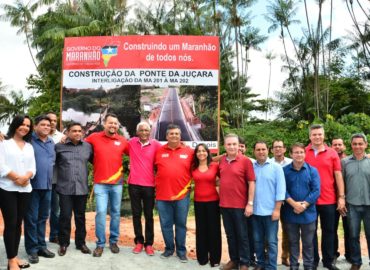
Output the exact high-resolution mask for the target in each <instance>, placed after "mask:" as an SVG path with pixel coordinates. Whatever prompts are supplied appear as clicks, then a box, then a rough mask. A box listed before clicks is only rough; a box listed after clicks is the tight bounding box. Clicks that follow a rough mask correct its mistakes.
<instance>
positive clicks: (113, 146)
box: [85, 131, 128, 185]
mask: <svg viewBox="0 0 370 270" xmlns="http://www.w3.org/2000/svg"><path fill="white" fill-rule="evenodd" d="M85 141H86V142H88V143H90V144H91V145H92V146H93V149H94V160H93V165H94V183H95V184H110V185H114V184H121V183H122V181H123V165H122V157H123V154H124V152H125V151H126V148H127V147H128V144H127V140H126V139H125V138H124V137H123V136H121V135H118V134H115V135H113V136H107V135H106V134H105V132H104V131H101V132H95V133H93V134H91V135H90V136H88V137H87V138H86V139H85Z"/></svg>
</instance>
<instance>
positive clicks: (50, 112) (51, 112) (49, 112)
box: [45, 111, 58, 117]
mask: <svg viewBox="0 0 370 270" xmlns="http://www.w3.org/2000/svg"><path fill="white" fill-rule="evenodd" d="M48 114H54V115H55V116H56V117H58V114H57V113H56V112H53V111H48V112H47V113H45V115H48Z"/></svg>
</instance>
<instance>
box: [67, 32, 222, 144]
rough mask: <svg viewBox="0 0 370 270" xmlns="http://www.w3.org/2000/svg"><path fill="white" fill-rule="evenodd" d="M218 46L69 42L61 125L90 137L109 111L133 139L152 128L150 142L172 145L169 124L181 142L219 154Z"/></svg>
mask: <svg viewBox="0 0 370 270" xmlns="http://www.w3.org/2000/svg"><path fill="white" fill-rule="evenodd" d="M218 90H219V40H218V37H210V36H122V37H76V38H66V39H65V45H64V51H63V87H62V119H63V122H64V123H66V122H68V121H72V120H73V121H78V122H80V123H81V124H82V125H83V126H84V127H85V130H86V133H87V134H89V133H91V132H94V131H97V130H100V129H101V124H102V119H103V118H104V116H105V115H106V113H108V112H113V113H115V114H117V115H118V118H119V120H120V123H121V125H122V127H121V131H122V132H123V133H124V134H125V136H126V137H132V136H135V130H136V125H137V124H138V123H139V122H140V121H147V122H148V123H150V124H151V126H152V137H153V138H156V139H158V140H160V141H165V140H166V135H165V131H166V128H167V125H168V124H170V123H174V124H177V125H179V126H180V128H181V132H182V139H183V141H185V142H186V143H187V144H189V145H191V146H193V147H194V146H195V145H196V144H197V143H198V142H200V141H203V142H205V143H207V145H209V147H210V148H211V149H217V148H218V143H217V141H218V108H219V91H218Z"/></svg>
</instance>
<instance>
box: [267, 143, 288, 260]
mask: <svg viewBox="0 0 370 270" xmlns="http://www.w3.org/2000/svg"><path fill="white" fill-rule="evenodd" d="M285 152H286V147H285V144H284V142H283V141H282V140H275V141H273V142H272V147H271V153H272V154H273V155H274V156H273V157H272V158H271V159H270V160H271V161H274V162H276V163H277V164H279V165H280V166H281V167H285V166H286V165H288V164H290V163H291V162H292V159H291V158H288V157H286V156H285ZM280 221H281V227H282V231H283V239H282V243H281V249H282V252H281V263H282V264H283V265H285V266H287V267H289V266H290V262H289V242H288V233H287V230H286V228H285V224H284V222H283V220H282V219H280Z"/></svg>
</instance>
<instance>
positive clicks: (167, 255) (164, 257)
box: [161, 250, 173, 259]
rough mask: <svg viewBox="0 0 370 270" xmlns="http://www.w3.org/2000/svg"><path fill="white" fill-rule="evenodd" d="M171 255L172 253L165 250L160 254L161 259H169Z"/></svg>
mask: <svg viewBox="0 0 370 270" xmlns="http://www.w3.org/2000/svg"><path fill="white" fill-rule="evenodd" d="M172 255H173V252H171V251H169V250H165V251H164V252H163V253H162V254H161V258H162V259H168V258H169V257H171V256H172Z"/></svg>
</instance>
